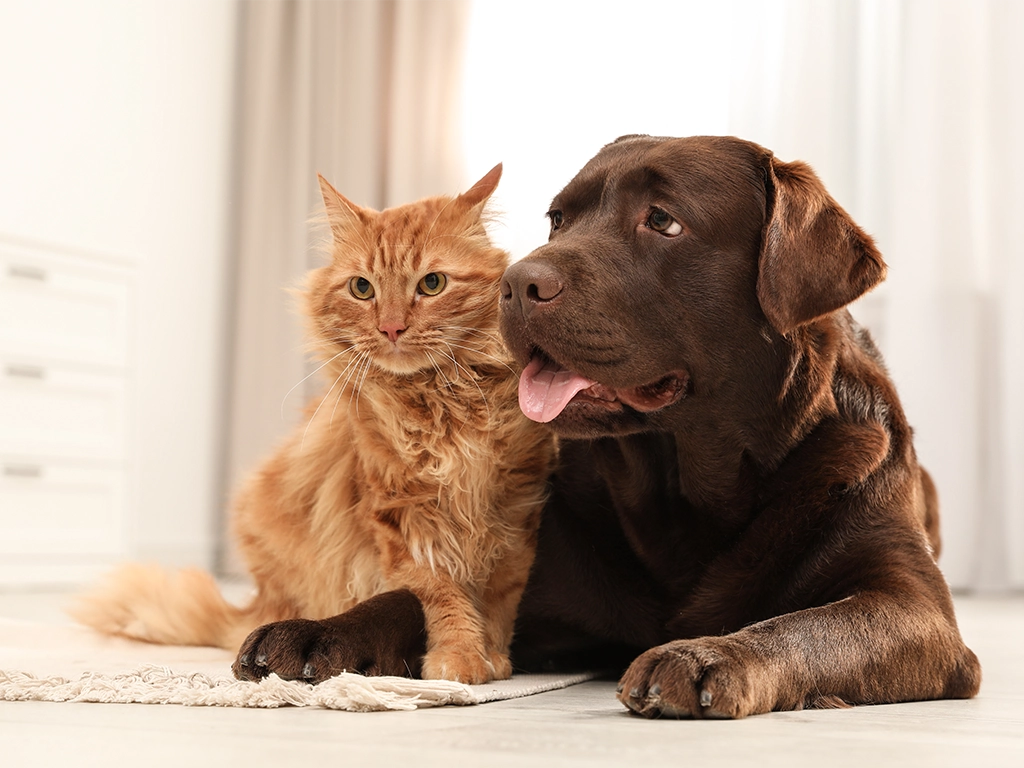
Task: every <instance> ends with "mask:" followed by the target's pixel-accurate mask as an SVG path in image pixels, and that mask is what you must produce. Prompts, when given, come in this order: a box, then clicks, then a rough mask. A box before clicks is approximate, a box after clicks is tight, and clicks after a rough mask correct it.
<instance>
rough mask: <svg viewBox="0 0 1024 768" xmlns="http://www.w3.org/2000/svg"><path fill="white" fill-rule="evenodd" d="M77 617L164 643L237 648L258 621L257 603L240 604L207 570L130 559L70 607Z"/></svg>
mask: <svg viewBox="0 0 1024 768" xmlns="http://www.w3.org/2000/svg"><path fill="white" fill-rule="evenodd" d="M68 613H69V614H70V615H71V617H72V618H73V619H75V620H76V621H78V622H80V623H82V624H85V625H87V626H90V627H92V628H93V629H97V630H99V631H100V632H103V633H105V634H108V635H120V636H122V637H129V638H132V639H134V640H144V641H146V642H149V643H159V644H162V645H209V646H216V647H220V648H226V649H228V650H231V651H237V650H238V648H239V646H240V645H241V644H242V641H243V640H245V638H246V637H247V636H248V634H249V632H250V631H252V630H253V629H255V628H256V627H257V626H259V625H260V624H262V623H263V622H262V621H260V617H259V613H260V611H259V610H258V609H257V606H256V605H255V603H254V604H253V605H252V606H250V607H248V608H238V607H236V606H234V605H232V604H231V603H229V602H228V601H227V600H225V599H224V596H223V595H222V594H221V591H220V588H219V587H218V586H217V583H216V582H215V581H214V580H213V577H212V576H211V575H210V574H209V573H207V572H206V571H201V570H198V569H189V570H182V571H176V572H171V571H167V570H165V569H163V568H160V567H158V566H152V565H142V564H137V563H130V564H127V565H123V566H121V567H120V568H118V569H117V570H115V571H114V572H113V573H111V574H110V575H108V576H107V577H106V578H105V579H104V581H103V582H102V583H101V584H100V585H99V586H98V587H96V588H95V589H94V590H92V591H91V592H87V593H85V594H83V595H81V596H80V597H78V598H77V599H76V601H75V603H74V604H73V605H71V606H70V607H69V608H68Z"/></svg>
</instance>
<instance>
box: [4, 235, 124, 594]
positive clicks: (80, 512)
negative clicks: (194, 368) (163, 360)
mask: <svg viewBox="0 0 1024 768" xmlns="http://www.w3.org/2000/svg"><path fill="white" fill-rule="evenodd" d="M133 293H134V273H133V270H132V268H131V265H129V264H125V263H120V262H117V261H115V260H108V259H103V258H98V257H94V256H90V255H85V254H76V253H73V252H64V251H59V250H57V249H49V248H45V247H39V246H35V245H30V244H25V243H21V242H17V241H8V240H5V239H4V238H2V237H0V587H2V586H12V585H26V584H62V583H73V582H78V581H82V580H84V579H88V578H90V577H92V576H94V575H95V573H96V572H97V571H99V570H101V569H104V568H106V567H107V566H109V565H110V564H111V563H113V562H115V561H117V560H119V559H121V558H122V557H123V555H124V554H125V551H126V544H127V538H128V537H127V534H128V531H127V530H126V526H127V522H126V521H127V510H128V505H129V500H130V494H131V487H132V472H131V466H132V461H131V459H132V449H131V441H130V422H131V408H130V404H131V400H132V398H131V373H132V362H131V344H130V338H131V330H132V318H133Z"/></svg>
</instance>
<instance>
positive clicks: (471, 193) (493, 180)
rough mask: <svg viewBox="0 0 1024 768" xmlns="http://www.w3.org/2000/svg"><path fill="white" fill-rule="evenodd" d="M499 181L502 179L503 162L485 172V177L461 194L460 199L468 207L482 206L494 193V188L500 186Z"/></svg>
mask: <svg viewBox="0 0 1024 768" xmlns="http://www.w3.org/2000/svg"><path fill="white" fill-rule="evenodd" d="M499 181H501V163H498V164H497V165H496V166H494V167H493V168H491V170H489V171H488V172H487V173H486V174H484V177H483V178H482V179H480V181H478V182H477V183H476V184H474V185H473V186H472V187H470V188H469V190H468V191H466V192H463V193H462V194H461V195H459V200H460V201H461V202H462V203H463V204H464V205H465V206H466V208H476V207H478V206H482V205H483V204H484V203H485V202H487V199H488V198H489V197H490V196H491V195H492V194H494V190H495V189H497V188H498V182H499Z"/></svg>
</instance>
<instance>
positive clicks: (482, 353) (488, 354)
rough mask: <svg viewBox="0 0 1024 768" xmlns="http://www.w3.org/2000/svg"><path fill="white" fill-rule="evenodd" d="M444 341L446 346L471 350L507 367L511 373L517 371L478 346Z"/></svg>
mask: <svg viewBox="0 0 1024 768" xmlns="http://www.w3.org/2000/svg"><path fill="white" fill-rule="evenodd" d="M444 343H445V344H446V345H448V347H455V348H456V349H464V350H466V351H467V352H472V353H473V354H476V355H480V357H484V358H487V359H488V360H493V361H494V362H495V363H497V364H498V365H500V366H502V367H503V368H507V369H508V370H509V371H511V372H512V373H518V371H516V369H515V368H513V367H512V366H511V365H509V364H508V363H506V362H505V361H504V360H502V359H501V358H500V357H497V356H496V355H492V354H491V353H490V352H484V351H483V350H482V349H480V348H479V347H468V346H466V345H464V344H458V343H456V342H454V341H447V340H445V341H444Z"/></svg>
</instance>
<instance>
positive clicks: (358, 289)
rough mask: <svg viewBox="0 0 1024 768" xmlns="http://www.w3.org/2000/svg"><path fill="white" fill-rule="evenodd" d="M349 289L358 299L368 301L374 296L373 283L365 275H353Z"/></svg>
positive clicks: (349, 282)
mask: <svg viewBox="0 0 1024 768" xmlns="http://www.w3.org/2000/svg"><path fill="white" fill-rule="evenodd" d="M348 289H349V290H350V291H352V295H353V296H355V297H356V298H357V299H362V300H363V301H366V300H367V299H372V298H373V284H372V283H371V282H370V281H369V280H367V279H366V278H365V277H353V278H352V279H351V280H349V281H348Z"/></svg>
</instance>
